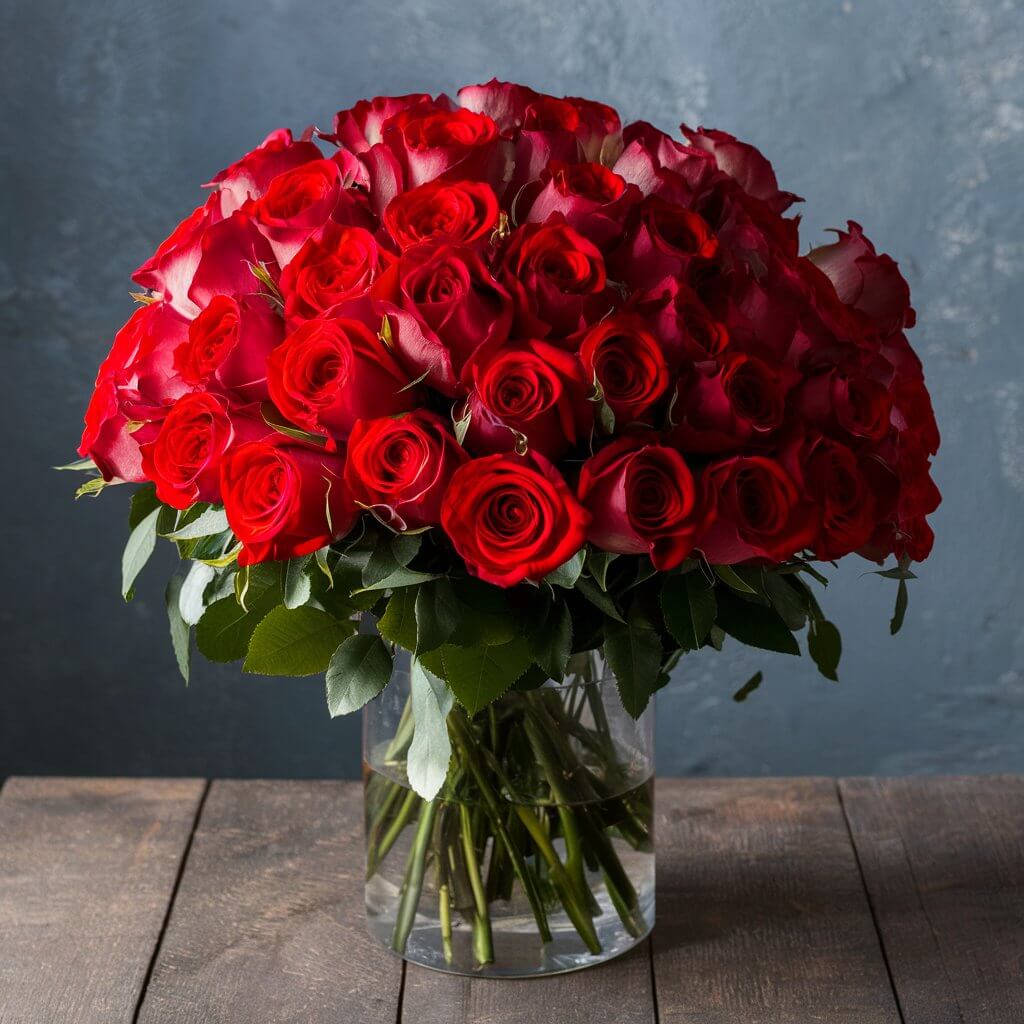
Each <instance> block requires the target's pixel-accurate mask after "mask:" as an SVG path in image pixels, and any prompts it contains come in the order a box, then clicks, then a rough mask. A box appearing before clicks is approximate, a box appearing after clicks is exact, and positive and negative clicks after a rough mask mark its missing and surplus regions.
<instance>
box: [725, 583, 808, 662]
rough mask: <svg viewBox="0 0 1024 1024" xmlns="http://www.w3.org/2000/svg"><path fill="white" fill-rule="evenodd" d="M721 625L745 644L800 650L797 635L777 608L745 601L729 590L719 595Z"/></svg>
mask: <svg viewBox="0 0 1024 1024" xmlns="http://www.w3.org/2000/svg"><path fill="white" fill-rule="evenodd" d="M717 622H718V625H719V626H721V628H722V629H724V630H725V632H726V633H728V634H729V636H731V637H735V638H736V639H737V640H739V642H740V643H742V644H748V645H749V646H751V647H760V648H762V649H763V650H766V651H778V652H779V653H780V654H799V653H800V645H799V644H798V643H797V642H796V637H795V636H793V634H792V633H791V632H790V631H789V630H788V629H787V628H786V624H785V623H784V622H783V621H782V619H780V618H779V615H778V612H776V611H775V610H774V609H772V608H767V607H765V606H763V605H759V604H754V603H752V602H750V601H744V600H742V599H740V598H738V597H736V596H734V595H733V594H732V593H730V592H729V591H728V590H723V591H722V592H721V593H720V594H719V595H718V615H717Z"/></svg>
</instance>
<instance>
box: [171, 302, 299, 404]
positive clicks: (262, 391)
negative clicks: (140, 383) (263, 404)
mask: <svg viewBox="0 0 1024 1024" xmlns="http://www.w3.org/2000/svg"><path fill="white" fill-rule="evenodd" d="M283 337H284V323H283V322H282V320H281V318H280V317H279V316H278V315H277V314H276V313H274V312H273V310H271V309H270V307H269V306H268V305H267V302H266V301H265V300H264V299H263V298H260V297H256V298H244V299H241V300H238V299H234V298H231V297H230V296H228V295H218V296H216V297H214V298H213V299H212V300H211V301H210V304H209V305H208V306H207V307H206V309H204V310H203V311H202V312H201V313H200V314H199V316H197V317H196V318H195V320H193V321H192V323H191V324H189V327H188V339H187V340H186V341H184V342H182V343H181V344H180V345H179V346H178V347H177V348H176V349H175V350H174V368H175V370H177V372H178V373H179V374H180V375H181V379H182V380H183V381H184V382H185V383H186V384H188V385H190V386H192V387H196V388H199V387H201V388H206V387H210V386H211V385H213V384H217V385H219V386H220V387H221V388H223V389H226V390H228V391H233V392H236V393H237V395H238V396H239V397H240V398H241V399H242V400H243V401H246V402H255V401H260V400H262V399H264V398H266V397H267V394H268V392H267V357H268V356H269V355H270V353H271V351H272V350H273V349H274V348H275V347H276V346H277V345H279V344H280V342H281V339H282V338H283Z"/></svg>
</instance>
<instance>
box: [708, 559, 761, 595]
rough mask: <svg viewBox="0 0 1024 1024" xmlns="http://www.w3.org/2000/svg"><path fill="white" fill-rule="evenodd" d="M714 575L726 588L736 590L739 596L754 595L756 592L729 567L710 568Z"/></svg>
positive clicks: (717, 566) (716, 566)
mask: <svg viewBox="0 0 1024 1024" xmlns="http://www.w3.org/2000/svg"><path fill="white" fill-rule="evenodd" d="M712 568H713V569H714V571H715V575H716V576H717V577H718V578H719V579H720V580H721V581H722V582H723V583H724V584H725V585H726V586H728V587H732V589H733V590H738V591H739V592H740V593H741V594H756V593H757V590H756V589H755V588H754V587H753V586H751V585H750V584H749V583H748V582H747V581H746V580H745V579H744V578H743V577H742V576H741V575H740V574H739V573H738V572H737V571H736V569H735V568H733V566H731V565H715V566H712Z"/></svg>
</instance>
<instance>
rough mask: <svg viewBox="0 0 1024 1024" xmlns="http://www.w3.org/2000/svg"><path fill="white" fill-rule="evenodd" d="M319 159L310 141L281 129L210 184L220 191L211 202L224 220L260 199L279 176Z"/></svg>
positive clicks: (209, 184)
mask: <svg viewBox="0 0 1024 1024" xmlns="http://www.w3.org/2000/svg"><path fill="white" fill-rule="evenodd" d="M320 158H321V153H320V150H319V149H318V148H317V147H316V145H315V144H314V143H312V142H310V141H309V139H308V138H306V137H303V138H302V139H299V140H298V141H296V140H295V139H293V138H292V133H291V132H290V131H289V130H288V129H287V128H279V129H278V130H277V131H275V132H271V133H270V134H269V135H268V136H267V137H266V138H265V139H264V140H263V142H262V143H260V145H259V146H258V147H257V148H256V149H254V150H253V151H252V152H251V153H246V154H245V156H243V157H242V159H241V160H238V161H236V162H235V163H233V164H232V165H231V166H230V167H227V168H225V169H224V170H223V171H221V172H220V174H218V175H217V176H216V177H215V178H214V179H213V181H211V182H209V183H208V187H212V188H216V190H217V191H216V192H214V194H213V195H212V196H211V197H210V199H211V201H213V202H214V203H215V204H216V207H217V209H218V210H219V213H220V216H221V217H230V216H231V214H233V213H234V212H235V211H236V210H238V209H241V207H242V206H244V205H245V204H246V203H247V202H248V201H249V200H253V199H259V198H260V196H262V195H263V193H264V192H266V190H267V189H268V188H269V186H270V183H271V182H272V181H273V180H274V178H276V177H277V176H278V175H279V174H283V173H284V172H285V171H289V170H291V169H292V168H293V167H298V166H299V165H300V164H304V163H309V162H310V161H313V160H319V159H320Z"/></svg>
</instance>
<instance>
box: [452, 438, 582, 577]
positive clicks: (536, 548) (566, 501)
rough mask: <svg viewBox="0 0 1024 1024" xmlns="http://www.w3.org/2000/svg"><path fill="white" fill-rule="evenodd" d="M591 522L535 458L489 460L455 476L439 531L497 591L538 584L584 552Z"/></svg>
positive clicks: (553, 471) (552, 472)
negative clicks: (521, 584) (515, 586)
mask: <svg viewBox="0 0 1024 1024" xmlns="http://www.w3.org/2000/svg"><path fill="white" fill-rule="evenodd" d="M589 519H590V516H589V515H588V514H587V512H586V511H585V510H584V508H583V506H582V505H580V503H579V502H578V501H577V500H576V498H575V497H574V496H573V493H572V491H570V490H569V488H568V486H567V485H566V483H565V481H564V480H563V479H562V477H561V474H560V473H559V472H558V470H557V469H555V467H554V466H552V465H551V463H550V462H548V461H547V459H545V458H544V457H543V456H540V455H537V454H536V453H534V454H531V455H528V456H526V457H522V456H519V455H487V456H485V457H484V458H482V459H472V460H471V461H469V462H467V463H466V464H465V465H463V466H461V467H459V469H457V470H456V471H455V474H454V476H453V477H452V479H451V483H450V484H449V485H448V491H447V493H446V494H445V498H444V504H443V505H442V506H441V525H442V526H443V528H444V531H445V533H447V534H448V537H449V539H450V540H451V542H452V544H453V546H454V547H455V550H456V551H457V552H458V553H459V555H461V556H462V558H463V560H464V561H465V563H466V567H467V568H468V569H469V571H470V572H472V573H473V574H474V575H476V576H479V577H480V578H481V579H482V580H486V581H487V582H488V583H494V584H496V585H497V586H499V587H511V586H514V585H515V584H516V583H521V582H522V581H523V580H531V581H534V582H538V581H540V580H541V579H543V578H544V577H545V576H546V575H547V574H548V573H549V572H551V571H552V570H554V569H557V568H558V566H560V565H561V564H562V563H563V562H566V561H568V560H569V559H570V558H571V557H572V556H573V555H574V554H576V552H577V551H579V550H580V548H581V547H583V542H584V540H585V539H586V531H587V523H588V522H589Z"/></svg>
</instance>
